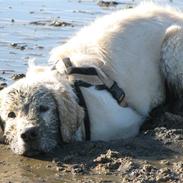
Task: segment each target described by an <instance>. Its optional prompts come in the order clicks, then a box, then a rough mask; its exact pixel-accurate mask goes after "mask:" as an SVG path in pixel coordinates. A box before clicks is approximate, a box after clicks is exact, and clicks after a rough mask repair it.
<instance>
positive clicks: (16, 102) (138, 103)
mask: <svg viewBox="0 0 183 183" xmlns="http://www.w3.org/2000/svg"><path fill="white" fill-rule="evenodd" d="M182 23H183V14H182V13H181V12H178V11H176V10H174V9H172V8H164V7H159V6H156V5H154V4H152V3H147V4H142V5H141V6H138V7H137V8H134V9H130V10H123V11H122V10H121V11H117V12H115V13H113V14H111V15H107V16H104V17H102V18H99V19H97V20H96V21H95V22H94V23H92V24H91V25H89V26H87V27H85V28H83V29H82V30H81V31H80V32H79V33H77V34H76V36H74V37H73V38H72V39H70V40H69V41H68V42H67V43H66V44H64V45H62V46H59V47H56V48H55V49H53V50H52V52H51V57H50V59H49V61H50V62H52V63H54V64H55V68H56V69H55V70H52V69H51V68H50V67H39V66H32V67H30V68H29V70H28V72H27V74H26V78H24V79H21V80H20V81H18V82H16V83H14V84H13V85H11V86H9V87H8V88H6V89H4V90H3V91H2V92H1V95H0V96H1V97H0V98H1V108H0V116H1V118H2V121H3V123H5V126H4V135H5V139H6V141H7V143H8V144H10V146H11V147H12V150H13V151H14V152H15V153H17V154H25V155H27V154H28V153H30V154H31V148H33V147H36V149H35V151H40V152H41V151H43V152H47V151H50V150H51V149H53V148H54V147H55V146H56V145H57V144H59V141H60V140H61V139H62V140H63V141H64V142H71V141H74V140H83V139H84V137H85V130H84V127H83V118H84V109H83V108H81V107H80V106H79V105H78V99H77V97H76V95H75V93H74V91H73V89H72V87H71V84H72V83H70V81H68V80H67V75H65V67H64V65H63V64H62V59H63V58H65V57H70V59H71V61H72V62H73V64H74V65H75V66H83V67H85V66H94V67H100V69H101V70H103V71H104V72H105V73H107V74H108V75H109V76H110V77H111V78H112V79H113V80H115V81H116V82H117V83H118V85H119V86H120V87H121V88H123V90H124V91H125V93H126V97H127V101H128V107H126V108H123V107H119V105H118V104H117V103H116V101H115V100H114V99H113V98H112V96H111V95H110V94H109V93H107V92H106V91H98V90H96V89H95V88H94V87H91V88H82V92H83V95H84V97H85V99H86V103H87V106H88V111H89V116H90V120H91V139H92V140H111V139H117V138H129V137H133V136H135V135H136V134H137V133H138V130H139V128H140V125H141V124H142V122H143V120H144V118H146V117H147V116H148V114H149V112H150V111H151V110H152V109H153V108H154V107H156V106H157V105H159V104H161V103H162V102H163V101H164V100H165V95H166V94H165V85H164V80H165V79H167V80H168V83H170V82H171V83H173V85H174V86H175V88H176V89H177V90H179V91H180V88H182V85H180V82H179V83H177V81H180V78H179V80H177V79H175V78H176V77H179V73H181V72H182V70H181V67H179V68H180V70H179V69H174V67H172V62H171V59H169V58H171V55H172V54H173V51H172V50H173V48H172V47H171V46H166V45H164V44H166V43H167V42H166V40H168V43H170V44H168V45H171V40H170V39H169V38H168V39H166V38H167V37H170V38H172V39H174V38H173V37H171V36H169V30H168V28H169V27H170V26H171V25H173V24H178V25H180V26H181V25H182ZM175 41H176V40H175ZM162 44H163V45H162ZM161 46H162V47H161ZM181 48H182V47H179V48H178V51H181ZM161 50H163V51H162V52H161ZM177 57H180V55H179V54H178V55H177ZM178 59H179V58H178ZM160 60H161V61H160ZM167 60H168V62H167ZM175 60H176V59H175ZM55 62H56V63H55ZM176 64H177V62H176V61H174V62H173V66H175V67H176ZM166 67H172V69H170V70H167V69H165V68H166ZM176 68H177V67H176ZM171 74H174V75H175V76H176V77H174V78H171V76H170V77H169V75H171ZM169 81H170V82H169ZM181 84H182V83H181ZM178 86H179V87H178ZM177 93H178V94H179V93H180V92H177ZM40 105H44V106H46V107H48V108H49V110H48V111H46V112H44V114H43V113H41V112H40V111H39V107H40ZM11 111H15V112H16V115H17V117H16V118H15V119H11V118H9V117H8V113H9V112H11ZM1 125H2V124H1ZM31 125H33V126H38V127H39V128H38V129H39V139H38V140H37V141H36V144H29V146H28V145H27V144H26V143H25V142H23V141H22V139H21V138H20V134H21V132H22V130H25V129H26V128H29V127H30V126H31ZM60 132H61V133H60ZM33 150H34V149H33ZM27 152H28V153H27Z"/></svg>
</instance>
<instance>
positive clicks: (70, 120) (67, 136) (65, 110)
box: [53, 88, 84, 143]
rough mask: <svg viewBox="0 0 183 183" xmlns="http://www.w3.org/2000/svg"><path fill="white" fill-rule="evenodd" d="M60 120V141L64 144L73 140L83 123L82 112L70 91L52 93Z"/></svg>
mask: <svg viewBox="0 0 183 183" xmlns="http://www.w3.org/2000/svg"><path fill="white" fill-rule="evenodd" d="M53 95H54V98H55V99H56V103H57V107H58V113H59V118H60V130H61V135H62V140H63V141H64V142H66V143H68V142H70V141H72V140H73V138H72V137H73V135H74V134H75V132H76V131H77V130H78V128H79V127H80V126H81V124H82V123H83V119H84V110H83V108H82V107H80V106H79V104H78V103H77V101H76V98H75V97H74V95H73V93H72V91H67V90H65V89H64V91H63V88H60V89H57V90H56V91H54V94H53Z"/></svg>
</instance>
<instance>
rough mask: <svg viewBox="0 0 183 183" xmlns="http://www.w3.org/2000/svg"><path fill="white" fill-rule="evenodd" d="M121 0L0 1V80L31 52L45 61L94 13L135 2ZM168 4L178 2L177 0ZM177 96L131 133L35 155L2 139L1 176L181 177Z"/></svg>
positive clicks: (18, 70) (18, 179) (21, 181)
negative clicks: (103, 1) (16, 150)
mask: <svg viewBox="0 0 183 183" xmlns="http://www.w3.org/2000/svg"><path fill="white" fill-rule="evenodd" d="M120 2H122V1H120ZM125 2H126V3H124V1H123V3H120V4H118V5H116V4H115V3H112V4H111V6H110V5H109V6H108V5H107V6H104V5H102V6H101V5H100V4H97V2H95V1H66V0H63V1H62V2H61V1H59V0H54V3H53V1H51V0H48V1H47V2H46V3H42V2H41V1H39V0H38V1H31V2H30V1H23V0H22V1H21V0H17V1H16V2H15V1H13V0H8V1H2V2H1V8H0V10H1V17H0V35H1V37H0V54H1V58H0V84H3V83H4V84H10V83H12V82H14V79H16V78H17V77H19V76H21V74H22V73H25V72H26V68H27V65H28V60H29V59H30V58H33V57H34V58H36V62H37V63H39V64H46V63H47V60H48V57H49V54H48V52H49V51H50V50H51V48H53V47H55V46H56V45H58V44H61V43H63V42H65V41H66V40H67V39H68V38H69V37H70V36H72V35H73V34H74V33H75V32H76V31H77V30H78V29H80V27H81V26H83V25H86V24H88V23H89V22H90V21H92V20H93V19H94V18H95V17H96V16H101V15H103V14H106V13H109V12H111V11H115V10H116V9H119V8H131V7H133V4H132V1H125ZM134 3H136V1H135V2H134ZM179 3H180V4H179ZM172 5H174V6H179V7H180V5H181V1H176V4H174V3H173V4H172ZM182 7H183V6H182ZM19 74H20V75H19ZM2 86H5V85H2ZM181 102H182V101H176V102H175V104H174V106H173V107H172V108H173V110H172V108H171V109H170V108H169V106H160V107H159V108H158V109H156V110H154V111H153V112H152V114H151V117H150V118H149V119H148V120H147V122H146V123H145V124H144V126H143V127H142V130H141V133H140V134H139V135H138V136H137V137H136V138H133V139H128V140H118V141H111V142H79V143H74V144H67V145H63V146H62V147H58V148H57V149H55V151H54V152H52V153H50V154H47V155H46V154H44V155H39V156H36V157H33V158H28V157H22V156H17V155H15V154H13V153H12V152H11V150H10V149H9V147H8V146H7V145H4V144H3V143H0V182H3V183H4V182H7V183H33V182H36V183H43V182H44V183H45V182H46V183H58V182H59V183H60V182H88V183H89V182H101V183H103V182H124V183H126V182H145V183H148V182H183V123H182V122H183V117H182V116H183V113H182V111H181V109H182V107H181V106H182V104H181ZM0 141H1V138H0Z"/></svg>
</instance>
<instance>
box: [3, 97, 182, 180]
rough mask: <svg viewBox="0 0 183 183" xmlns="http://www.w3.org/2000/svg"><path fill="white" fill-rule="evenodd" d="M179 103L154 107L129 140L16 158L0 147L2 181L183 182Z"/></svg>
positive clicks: (85, 144) (67, 146) (70, 146)
mask: <svg viewBox="0 0 183 183" xmlns="http://www.w3.org/2000/svg"><path fill="white" fill-rule="evenodd" d="M181 110H182V101H181V100H178V101H177V102H175V104H174V105H173V106H172V105H171V109H170V106H168V105H163V106H159V107H158V108H157V109H155V110H154V111H153V112H152V113H151V115H150V116H149V118H148V119H147V120H146V122H145V123H144V125H143V126H142V129H141V132H140V134H139V135H138V136H137V137H135V138H132V139H128V140H117V141H111V142H79V143H74V144H65V145H63V146H62V147H58V148H57V149H56V150H55V151H54V152H52V153H50V154H43V155H39V156H36V157H33V158H27V157H22V156H17V155H15V154H13V153H12V152H11V150H10V149H9V147H8V146H6V145H3V144H1V145H0V149H1V151H0V182H7V183H33V182H36V183H58V182H86V183H90V182H91V183H92V182H100V183H104V182H105V183H106V182H116V183H117V182H124V183H127V182H139V183H140V182H144V183H155V182H158V183H159V182H180V183H181V182H183V115H182V112H181Z"/></svg>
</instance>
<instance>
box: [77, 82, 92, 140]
mask: <svg viewBox="0 0 183 183" xmlns="http://www.w3.org/2000/svg"><path fill="white" fill-rule="evenodd" d="M80 84H81V83H79V81H76V82H75V83H74V89H75V91H76V95H77V96H78V98H79V102H78V104H79V105H80V106H81V107H83V109H84V111H85V116H84V126H85V140H86V141H89V140H90V139H91V132H90V118H89V114H88V109H87V106H86V102H85V100H84V97H83V94H82V92H81V89H80V86H81V85H80ZM87 86H88V85H87Z"/></svg>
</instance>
